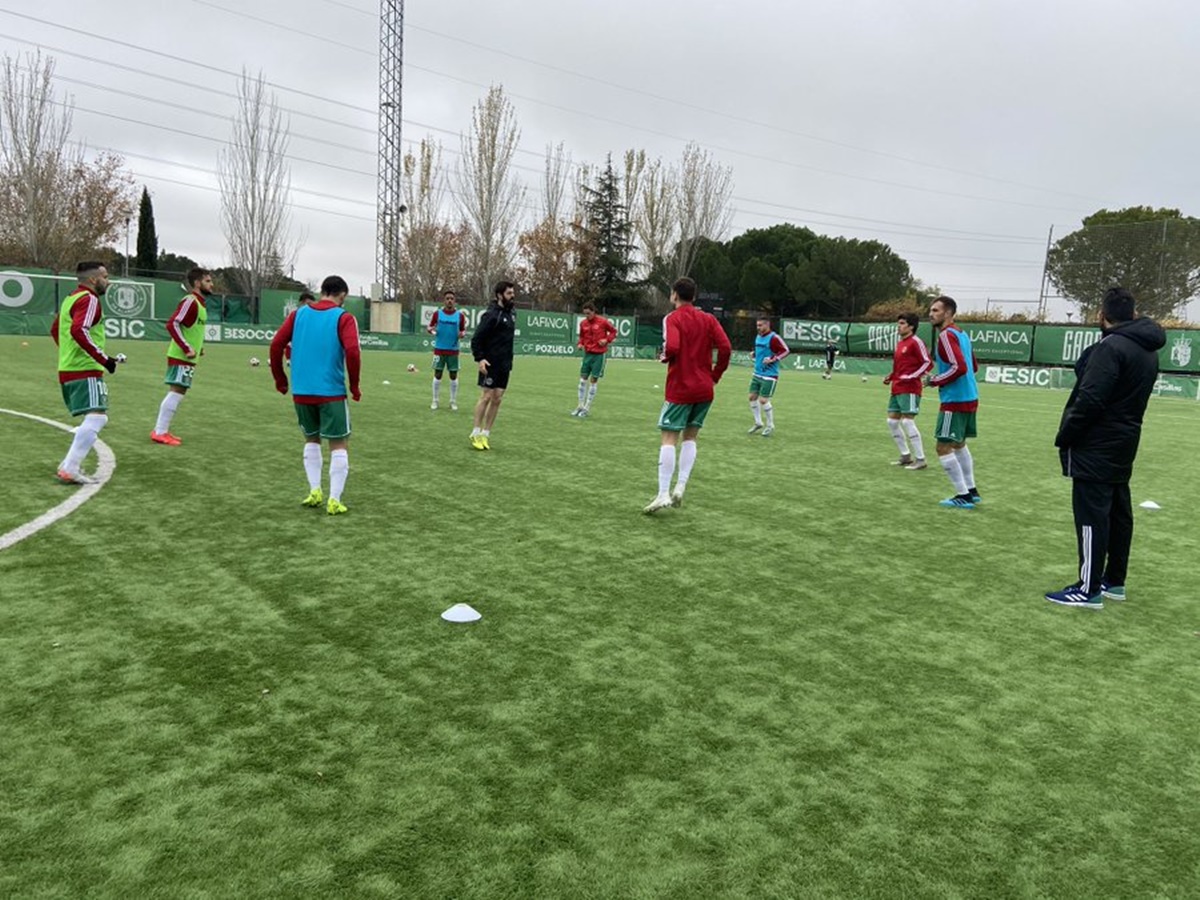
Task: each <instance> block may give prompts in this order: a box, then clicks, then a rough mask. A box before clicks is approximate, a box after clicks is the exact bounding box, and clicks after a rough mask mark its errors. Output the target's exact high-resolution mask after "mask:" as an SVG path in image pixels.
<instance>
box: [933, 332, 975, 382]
mask: <svg viewBox="0 0 1200 900" xmlns="http://www.w3.org/2000/svg"><path fill="white" fill-rule="evenodd" d="M938 350H940V351H941V353H942V359H944V360H945V361H946V362H947V363H949V364H950V368H948V369H947V370H946V371H945V372H942V373H941V374H940V375H934V376H932V377H931V378H930V379H929V383H930V384H932V385H934V386H935V387H945V386H946V385H948V384H950V383H951V382H952V381H957V380H958V379H959V378H962V377H963V375H965V374H966V372H967V361H966V359H964V358H963V352H962V345H961V344H959V343H958V338H956V337H954V336H953V335H952V334H950V332H949V331H948V330H947V331H943V332H942V333H941V334H939V335H938Z"/></svg>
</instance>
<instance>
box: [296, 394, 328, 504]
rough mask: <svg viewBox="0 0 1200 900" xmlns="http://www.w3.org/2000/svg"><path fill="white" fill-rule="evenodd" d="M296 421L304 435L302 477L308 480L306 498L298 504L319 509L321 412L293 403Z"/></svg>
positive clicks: (306, 405) (322, 498) (321, 465)
mask: <svg viewBox="0 0 1200 900" xmlns="http://www.w3.org/2000/svg"><path fill="white" fill-rule="evenodd" d="M293 405H294V406H295V409H296V421H297V422H298V423H299V425H300V433H301V434H302V435H304V454H303V459H304V476H305V478H307V479H308V496H307V497H305V498H304V499H303V500H301V501H300V502H301V503H302V504H303V505H304V506H310V507H314V508H315V507H319V506H321V505H322V504H323V503H324V502H325V495H324V494H322V493H321V469H322V467H323V466H324V462H325V461H324V460H323V459H322V458H321V411H320V409H319V408H318V407H317V406H316V405H315V404H312V403H295V404H293Z"/></svg>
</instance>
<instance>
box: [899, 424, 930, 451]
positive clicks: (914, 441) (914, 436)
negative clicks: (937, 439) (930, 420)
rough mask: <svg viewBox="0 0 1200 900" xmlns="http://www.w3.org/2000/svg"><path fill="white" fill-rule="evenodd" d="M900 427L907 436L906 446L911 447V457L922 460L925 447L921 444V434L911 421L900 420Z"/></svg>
mask: <svg viewBox="0 0 1200 900" xmlns="http://www.w3.org/2000/svg"><path fill="white" fill-rule="evenodd" d="M900 427H901V428H903V429H904V433H905V434H906V435H907V436H908V446H910V447H912V452H913V456H915V457H916V458H917V459H924V458H925V447H924V445H923V444H922V443H921V432H920V431H918V430H917V423H916V422H914V421H913V420H912V419H901V420H900Z"/></svg>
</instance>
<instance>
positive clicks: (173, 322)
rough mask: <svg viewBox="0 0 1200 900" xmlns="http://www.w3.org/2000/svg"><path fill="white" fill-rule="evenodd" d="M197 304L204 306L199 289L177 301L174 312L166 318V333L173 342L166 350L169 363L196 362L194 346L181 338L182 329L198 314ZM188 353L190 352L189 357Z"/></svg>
mask: <svg viewBox="0 0 1200 900" xmlns="http://www.w3.org/2000/svg"><path fill="white" fill-rule="evenodd" d="M197 304H199V305H200V306H204V295H203V294H201V293H200V292H199V291H192V293H190V294H188V295H187V296H186V297H184V298H183V299H182V300H180V301H179V305H178V306H177V307H175V312H173V313H171V318H169V319H167V334H169V335H170V336H171V341H172V342H173V343H172V344H171V346H170V348H169V349H168V351H167V363H168V364H169V365H173V366H194V365H195V364H196V355H195V354H196V351H195V348H194V347H192V345H191V344H189V343H188V342H187V341H185V340H184V339H183V329H184V328H189V327H191V326H192V325H195V324H196V317H197V316H198V315H200V310H199V309H198V308H197ZM188 353H191V354H192V356H191V357H190V358H189V357H188Z"/></svg>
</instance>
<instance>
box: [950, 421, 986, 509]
mask: <svg viewBox="0 0 1200 900" xmlns="http://www.w3.org/2000/svg"><path fill="white" fill-rule="evenodd" d="M959 415H960V416H961V417H962V418H963V419H964V424H963V430H962V446H961V447H958V448H957V449H956V450H955V451H954V455H955V456H957V457H958V465H959V467H960V468H962V473H963V481H965V482H966V484H967V493H968V494H970V495H971V502H972V503H979V502H980V501H981V500H982V499H983V498H982V497H980V496H979V489H978V488H976V487H975V460H974V458H973V457H972V456H971V451H970V450H969V449H968V448H967V441H968V440H970V439H971V438H973V437H975V413H973V412H972V413H960V414H959Z"/></svg>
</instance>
